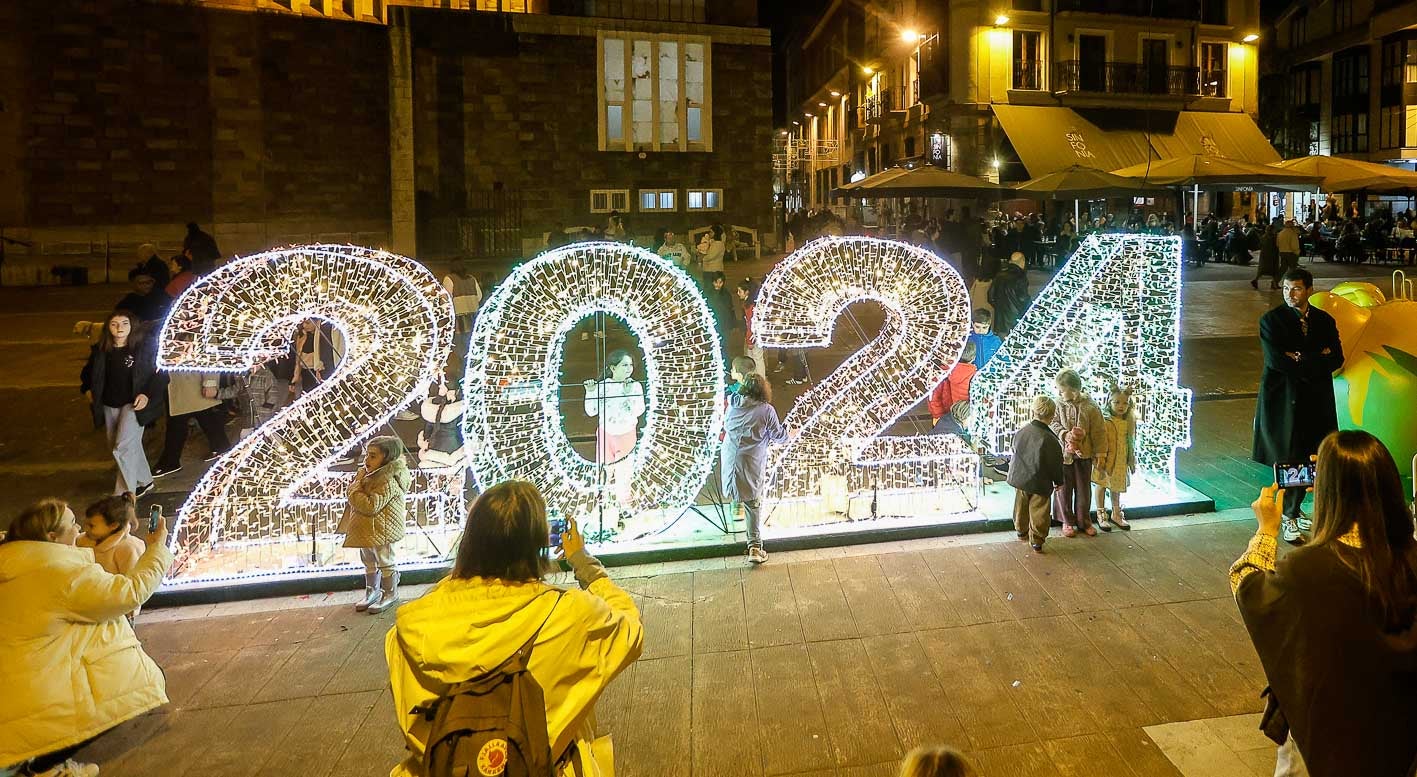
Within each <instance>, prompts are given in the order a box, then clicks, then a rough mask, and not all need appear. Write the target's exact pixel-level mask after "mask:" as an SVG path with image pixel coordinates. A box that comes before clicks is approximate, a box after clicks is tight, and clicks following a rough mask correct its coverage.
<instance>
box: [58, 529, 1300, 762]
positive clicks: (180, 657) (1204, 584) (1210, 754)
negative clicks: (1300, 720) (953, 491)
mask: <svg viewBox="0 0 1417 777" xmlns="http://www.w3.org/2000/svg"><path fill="white" fill-rule="evenodd" d="M1252 530H1253V522H1252V520H1250V519H1249V518H1248V517H1247V516H1246V515H1244V513H1243V511H1231V512H1227V513H1218V514H1210V515H1206V516H1191V517H1185V518H1173V519H1153V520H1151V521H1139V522H1138V523H1137V529H1136V530H1134V531H1132V532H1129V533H1122V532H1113V533H1112V534H1110V535H1100V536H1099V537H1097V538H1095V539H1087V538H1082V537H1079V538H1076V539H1071V540H1067V539H1063V538H1061V537H1057V536H1055V537H1054V538H1052V539H1051V540H1050V541H1049V542H1048V544H1047V546H1046V550H1047V552H1046V553H1045V554H1043V555H1036V554H1033V553H1032V552H1031V551H1029V549H1028V546H1027V545H1026V544H1023V543H1020V542H1017V541H1015V540H1013V539H1012V537H1011V536H1010V535H1008V534H1005V535H998V534H993V535H977V536H972V537H959V538H938V539H928V540H912V541H908V542H904V543H895V544H889V545H869V546H854V547H846V548H832V549H826V550H812V551H794V552H786V553H779V554H774V556H773V558H772V559H771V560H770V561H769V563H768V564H767V565H765V566H762V567H759V568H750V567H748V566H747V565H746V564H745V563H744V562H742V561H740V560H738V559H714V560H708V561H695V562H673V563H665V564H656V565H650V566H645V567H627V568H621V569H616V570H612V573H613V575H614V577H615V578H616V579H617V581H618V582H619V583H620V585H622V586H623V587H624V588H626V589H627V590H628V591H630V592H632V593H633V594H634V595H635V598H636V599H637V601H638V602H639V606H640V608H641V612H642V616H643V619H644V622H645V628H646V637H645V643H644V654H643V656H642V657H641V658H640V660H639V661H638V662H637V663H635V664H634V665H633V666H632V667H631V668H630V669H629V670H628V671H627V672H626V673H624V674H623V675H621V676H620V677H619V678H618V679H617V680H616V681H615V682H614V683H613V684H612V685H611V686H610V688H609V690H608V691H607V693H606V694H605V696H604V697H603V698H602V699H601V701H600V704H599V707H598V713H599V722H600V725H601V727H602V728H603V729H605V730H606V731H609V732H611V733H612V734H613V736H614V738H615V744H616V768H617V774H619V775H622V777H676V776H682V777H709V776H718V775H721V776H722V777H737V776H740V775H780V774H781V775H786V774H793V775H823V776H825V775H839V776H840V777H846V776H847V775H850V776H851V777H865V776H867V775H872V776H877V775H878V776H879V777H887V776H888V775H894V774H895V768H896V764H897V763H898V761H899V759H900V757H901V756H902V755H903V754H904V753H905V752H906V751H908V750H909V749H910V748H911V747H913V746H915V745H920V744H929V743H950V744H953V745H955V746H957V747H959V748H961V749H962V750H965V751H967V752H968V753H970V754H971V755H972V756H973V757H974V758H975V759H976V760H977V762H978V763H979V765H980V766H981V768H982V769H983V771H984V774H985V775H989V776H990V777H992V776H994V775H999V776H1000V777H1002V776H1004V775H1011V776H1012V775H1020V776H1021V775H1039V776H1042V775H1049V776H1053V775H1057V776H1059V777H1073V776H1074V775H1098V776H1099V777H1101V776H1103V775H1106V776H1108V777H1117V776H1122V777H1125V776H1127V775H1134V776H1135V777H1153V776H1156V777H1160V776H1162V775H1185V777H1194V776H1196V775H1222V774H1223V775H1227V776H1228V777H1234V776H1235V775H1241V776H1242V777H1243V776H1244V775H1249V774H1255V775H1259V774H1264V773H1265V772H1264V767H1265V765H1266V759H1268V764H1269V768H1270V769H1271V770H1272V763H1273V748H1272V747H1269V748H1265V747H1264V745H1263V742H1262V741H1261V742H1259V743H1257V742H1256V741H1255V737H1254V736H1252V734H1253V733H1254V732H1253V725H1252V723H1253V720H1252V719H1251V718H1248V717H1247V718H1242V719H1236V718H1235V716H1242V715H1248V716H1253V715H1254V714H1256V713H1258V712H1259V711H1260V709H1261V708H1262V705H1261V702H1260V697H1259V691H1260V689H1261V688H1262V687H1263V685H1264V682H1263V676H1262V673H1261V671H1260V668H1259V665H1258V662H1257V659H1256V657H1255V654H1254V651H1253V649H1252V648H1251V647H1250V643H1249V639H1248V638H1247V636H1246V634H1245V631H1244V628H1243V626H1242V625H1241V623H1240V621H1239V615H1238V612H1237V611H1236V608H1235V605H1234V602H1233V600H1232V599H1231V597H1230V591H1229V588H1228V583H1227V580H1226V574H1225V571H1226V569H1227V568H1228V566H1229V564H1230V562H1231V561H1232V560H1233V559H1234V557H1235V556H1236V555H1237V554H1238V553H1239V551H1240V549H1242V548H1243V546H1244V543H1245V540H1246V538H1247V537H1248V536H1249V534H1250V533H1251V532H1252ZM417 593H418V591H417V590H414V591H412V592H411V593H410V595H416V594H417ZM352 601H353V593H352V592H341V593H336V594H331V595H328V596H325V597H298V598H287V599H269V600H258V601H248V602H234V603H227V604H220V605H205V606H200V607H188V608H173V609H165V610H155V611H150V612H145V613H144V614H143V615H142V616H141V619H140V622H139V626H138V634H139V636H140V637H141V638H142V640H143V643H144V645H145V646H146V647H147V649H148V650H149V651H150V652H151V654H152V655H153V657H154V658H155V659H156V660H157V662H158V663H159V664H160V665H161V666H162V667H163V669H164V671H165V672H166V673H167V679H168V694H169V696H170V697H171V699H172V703H171V704H170V705H169V706H168V707H165V708H163V709H161V710H158V711H156V712H154V713H152V714H149V715H146V716H144V717H142V718H139V719H137V720H134V721H132V722H130V723H128V724H125V725H124V726H122V727H121V728H120V729H119V730H118V731H117V732H115V733H113V734H111V735H109V736H107V737H104V738H103V739H101V740H100V741H99V742H97V743H96V744H94V745H93V746H91V747H90V748H89V749H88V750H87V751H86V752H84V753H83V754H82V756H81V757H83V758H87V759H90V760H93V761H96V762H98V763H100V764H101V765H102V768H103V774H105V775H118V776H121V775H133V776H134V777H160V776H164V775H165V776H169V777H182V776H183V775H193V776H196V775H201V776H202V777H238V776H241V777H246V776H251V775H297V774H298V775H305V776H307V777H317V776H320V775H334V776H337V777H346V776H349V777H353V776H354V775H378V774H384V773H386V772H387V769H388V768H389V767H390V766H391V765H392V764H393V763H395V762H396V761H397V760H398V759H399V758H400V753H401V750H402V743H401V740H400V738H399V735H398V729H397V726H396V725H395V722H394V710H393V707H392V703H391V701H390V697H389V694H388V691H387V690H386V686H387V682H388V681H387V675H386V670H385V665H384V659H383V653H382V649H383V640H384V634H385V633H386V632H387V630H388V628H389V627H390V626H391V625H392V622H393V615H392V614H391V613H385V614H383V615H380V616H368V615H360V614H357V613H355V612H353V610H352V608H351V606H350V603H351V602H352ZM1188 723H1189V725H1186V724H1188ZM1163 744H1165V745H1168V746H1169V747H1170V748H1171V750H1172V751H1173V752H1168V751H1166V750H1163V748H1162V747H1161V746H1160V745H1163ZM1235 763H1241V764H1244V769H1245V770H1244V771H1226V770H1224V769H1225V767H1227V766H1233V765H1234V764H1235ZM1271 773H1272V772H1271Z"/></svg>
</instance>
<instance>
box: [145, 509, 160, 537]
mask: <svg viewBox="0 0 1417 777" xmlns="http://www.w3.org/2000/svg"><path fill="white" fill-rule="evenodd" d="M161 520H162V505H153V509H152V510H151V511H149V512H148V534H152V533H153V532H155V531H157V524H158V521H161Z"/></svg>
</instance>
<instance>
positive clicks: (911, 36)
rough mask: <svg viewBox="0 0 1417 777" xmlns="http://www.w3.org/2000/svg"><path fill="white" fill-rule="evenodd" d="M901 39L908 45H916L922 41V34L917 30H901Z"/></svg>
mask: <svg viewBox="0 0 1417 777" xmlns="http://www.w3.org/2000/svg"><path fill="white" fill-rule="evenodd" d="M900 39H901V40H903V41H905V42H906V43H914V42H916V41H918V40H920V33H918V32H916V31H915V30H901V32H900Z"/></svg>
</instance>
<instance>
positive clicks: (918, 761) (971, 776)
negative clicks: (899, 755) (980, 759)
mask: <svg viewBox="0 0 1417 777" xmlns="http://www.w3.org/2000/svg"><path fill="white" fill-rule="evenodd" d="M978 774H979V773H978V772H977V771H975V770H974V765H973V764H971V763H970V762H969V759H967V758H965V757H964V755H963V754H962V753H960V752H959V751H958V750H956V749H954V748H953V747H943V746H936V747H917V748H915V749H914V750H911V751H910V753H909V754H907V755H906V756H905V760H904V761H902V762H901V764H900V777H976V775H978Z"/></svg>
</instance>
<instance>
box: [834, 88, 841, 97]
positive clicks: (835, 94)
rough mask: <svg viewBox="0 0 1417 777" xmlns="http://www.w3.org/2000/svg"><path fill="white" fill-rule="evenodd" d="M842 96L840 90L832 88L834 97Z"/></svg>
mask: <svg viewBox="0 0 1417 777" xmlns="http://www.w3.org/2000/svg"><path fill="white" fill-rule="evenodd" d="M840 96H841V92H838V91H837V90H835V89H833V90H832V97H840Z"/></svg>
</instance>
